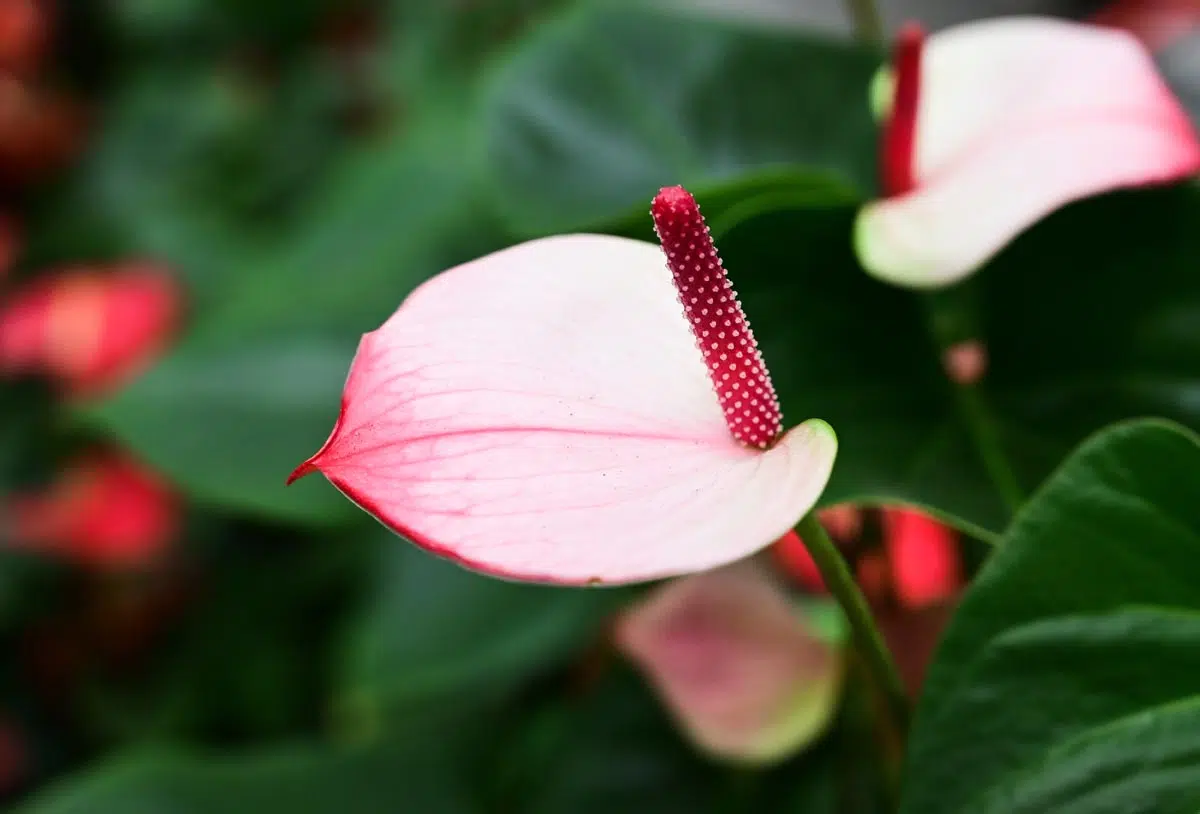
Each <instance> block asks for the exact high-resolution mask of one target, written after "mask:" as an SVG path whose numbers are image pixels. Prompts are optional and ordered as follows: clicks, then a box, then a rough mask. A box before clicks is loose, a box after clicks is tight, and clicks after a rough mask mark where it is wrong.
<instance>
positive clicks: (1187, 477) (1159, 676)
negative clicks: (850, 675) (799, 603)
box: [902, 420, 1200, 814]
mask: <svg viewBox="0 0 1200 814" xmlns="http://www.w3.org/2000/svg"><path fill="white" fill-rule="evenodd" d="M1197 482H1200V441H1198V439H1197V438H1196V436H1195V435H1193V434H1191V433H1190V432H1187V431H1185V430H1183V429H1182V428H1179V427H1177V426H1175V425H1172V424H1169V423H1166V422H1161V421H1150V420H1144V421H1137V422H1129V423H1124V424H1119V425H1116V426H1114V427H1113V428H1111V429H1108V430H1106V431H1104V432H1102V433H1100V434H1099V435H1097V436H1095V437H1093V438H1092V439H1090V440H1089V441H1088V442H1087V443H1085V444H1084V445H1083V446H1082V447H1081V448H1080V449H1079V451H1078V452H1076V453H1075V454H1074V455H1073V456H1072V457H1071V458H1070V459H1069V460H1068V461H1067V462H1066V463H1065V464H1064V465H1063V466H1062V467H1061V468H1060V469H1059V470H1058V472H1057V473H1055V475H1054V476H1053V477H1052V478H1051V479H1050V480H1049V481H1048V483H1047V484H1046V485H1045V487H1044V488H1043V489H1042V490H1040V491H1039V492H1038V494H1037V495H1036V496H1035V497H1034V498H1033V500H1032V501H1031V502H1030V503H1029V504H1028V505H1027V506H1026V507H1025V508H1024V509H1023V510H1022V512H1021V513H1020V515H1019V516H1018V518H1017V520H1016V522H1015V523H1014V524H1013V527H1012V528H1011V529H1010V530H1009V532H1008V533H1007V534H1006V535H1005V538H1004V541H1003V545H1002V546H1001V547H1000V549H999V550H998V551H997V552H996V553H995V554H994V555H993V557H992V559H991V560H990V561H989V563H988V564H987V566H986V567H985V568H984V570H983V571H982V572H981V574H980V575H979V578H978V579H977V581H976V582H975V584H974V585H973V586H972V587H971V589H970V590H969V591H968V593H967V595H966V598H965V599H964V601H963V604H962V606H961V607H960V609H959V611H958V614H957V615H956V617H955V619H954V621H953V622H952V624H951V626H950V630H949V632H948V634H947V637H946V639H945V641H944V643H943V645H942V647H941V650H940V652H939V654H938V657H937V661H936V662H935V664H934V666H933V669H932V672H931V674H930V677H929V681H928V683H927V684H926V687H925V697H924V700H923V702H922V705H921V708H920V714H919V716H918V720H917V724H916V728H915V731H914V732H913V738H912V742H911V745H910V752H909V764H908V767H907V779H906V782H905V791H904V804H903V807H902V811H904V812H911V814H917V812H920V814H951V812H953V813H954V814H958V813H959V812H962V813H963V814H965V813H966V812H971V814H993V813H994V814H1001V813H1003V814H1014V813H1015V812H1029V813H1030V814H1033V812H1045V811H1054V812H1069V813H1070V814H1101V812H1117V811H1120V812H1130V813H1131V814H1133V813H1135V812H1146V813H1147V814H1149V812H1167V811H1181V812H1182V811H1194V810H1196V807H1197V805H1200V741H1198V740H1197V738H1196V736H1195V733H1196V731H1197V729H1196V727H1197V725H1198V724H1200V685H1197V683H1196V676H1197V675H1198V674H1200V501H1197V500H1196V489H1195V485H1196V483H1197Z"/></svg>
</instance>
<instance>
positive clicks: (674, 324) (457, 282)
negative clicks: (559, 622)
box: [291, 187, 837, 584]
mask: <svg viewBox="0 0 1200 814" xmlns="http://www.w3.org/2000/svg"><path fill="white" fill-rule="evenodd" d="M652 215H653V217H654V223H655V227H656V229H657V232H658V235H659V238H660V240H661V242H662V247H661V248H660V247H659V246H655V245H653V244H650V243H645V242H641V241H636V240H629V239H625V238H618V237H609V236H601V235H567V236H560V237H551V238H545V239H541V240H535V241H532V242H528V243H523V244H521V245H518V246H514V247H512V248H509V249H506V250H504V251H500V252H497V253H495V254H491V255H488V256H486V257H483V258H480V259H478V260H475V261H473V262H470V263H467V264H465V265H462V266H458V267H456V268H453V269H450V270H449V271H446V272H443V273H442V274H440V275H438V276H436V277H434V278H433V279H431V280H429V281H428V282H426V283H425V284H423V285H422V286H420V287H419V288H418V289H417V290H416V291H414V292H413V293H412V294H411V295H409V297H408V298H407V299H406V300H405V301H404V302H403V304H401V306H400V308H399V310H397V311H396V313H395V314H394V315H393V316H392V317H391V318H390V319H389V320H388V321H387V322H386V323H385V324H384V325H383V327H381V328H380V329H379V330H377V331H375V332H373V333H370V334H367V335H366V336H364V337H363V340H362V343H361V344H360V345H359V349H358V353H357V355H356V356H355V358H354V362H353V364H352V365H351V368H350V374H349V377H348V378H347V381H346V387H345V392H344V394H343V397H342V408H341V414H340V415H339V417H338V420H337V423H336V425H335V426H334V429H333V432H332V434H331V435H330V437H329V440H328V441H326V443H325V445H324V446H323V447H322V448H321V449H320V450H319V451H318V452H317V453H316V455H314V456H313V457H312V458H310V459H309V460H308V461H306V462H305V463H303V464H302V465H301V466H300V467H299V468H298V469H297V470H296V472H294V473H293V475H292V478H291V480H294V479H295V478H297V477H300V476H303V475H306V474H308V473H310V472H313V471H320V472H321V473H323V474H324V475H325V476H326V477H327V478H328V479H329V480H330V481H331V482H332V483H333V484H334V485H335V486H337V487H338V488H339V489H340V490H341V491H342V492H344V493H345V494H346V495H347V496H348V497H350V498H351V499H352V500H354V501H355V502H357V503H358V504H359V505H360V506H362V507H363V508H364V509H366V510H367V511H369V512H371V513H372V514H374V515H375V516H376V517H377V518H378V519H379V520H381V521H382V522H383V523H384V524H386V525H387V526H389V527H390V528H392V529H394V530H395V531H397V532H399V533H400V534H402V535H404V536H405V537H407V538H409V539H411V540H413V541H414V542H415V543H417V544H418V545H420V546H422V547H423V548H425V549H427V550H429V551H432V552H434V553H436V554H440V555H442V556H446V557H449V558H451V559H454V560H456V561H458V562H460V563H462V564H464V565H466V566H468V567H471V568H474V569H477V570H480V571H484V572H486V573H491V574H494V575H497V576H503V577H507V578H510V579H521V580H534V581H545V582H555V583H563V584H596V583H604V584H612V583H628V582H637V581H645V580H651V579H657V578H661V577H667V576H673V575H677V574H683V573H689V572H693V571H702V570H706V569H710V568H714V567H716V566H720V565H724V564H727V563H730V562H733V561H735V560H738V559H741V558H743V557H745V556H747V555H749V554H751V553H753V552H755V551H757V550H758V549H760V548H763V547H765V546H767V545H769V544H770V543H771V542H773V541H774V540H776V539H778V538H779V537H780V536H781V535H782V534H784V533H785V532H787V531H788V530H789V529H791V528H792V526H794V525H795V524H796V523H797V522H798V521H799V520H800V519H801V518H802V517H803V516H804V515H805V514H806V513H807V512H808V511H809V509H811V508H812V506H813V504H814V503H815V502H816V500H817V498H818V497H819V496H820V494H821V492H822V490H823V489H824V486H825V483H826V481H827V480H828V478H829V474H830V471H831V469H832V466H833V460H834V456H835V453H836V450H837V440H836V438H835V436H834V434H833V431H832V430H831V429H830V428H829V426H828V425H827V424H825V423H824V422H822V421H819V420H815V419H814V420H810V421H806V422H805V423H803V424H801V425H799V426H798V427H795V428H793V429H791V430H789V431H787V432H783V431H782V416H781V413H780V409H779V402H778V400H777V398H776V395H775V391H774V388H773V386H772V384H771V380H770V377H769V375H768V374H767V370H766V366H765V363H764V362H763V359H762V356H761V354H760V353H759V350H758V347H757V343H756V342H755V340H754V336H753V334H752V333H751V331H750V326H749V324H748V323H747V321H746V318H745V315H744V314H743V311H742V308H741V305H740V304H739V302H738V300H737V298H736V296H735V294H734V292H733V288H732V284H731V283H730V281H729V279H728V277H727V276H726V273H725V270H724V268H723V267H722V265H721V261H720V259H719V258H718V256H717V253H716V250H715V248H714V247H713V243H712V239H711V238H710V236H709V232H708V228H707V227H706V226H705V224H704V220H703V218H702V217H701V215H700V210H699V207H698V206H697V204H696V202H695V200H694V199H693V198H692V196H691V195H690V194H688V193H687V192H686V191H684V190H683V189H681V188H679V187H672V188H667V189H664V190H662V192H660V193H659V195H658V196H657V197H656V198H655V200H654V204H653V207H652Z"/></svg>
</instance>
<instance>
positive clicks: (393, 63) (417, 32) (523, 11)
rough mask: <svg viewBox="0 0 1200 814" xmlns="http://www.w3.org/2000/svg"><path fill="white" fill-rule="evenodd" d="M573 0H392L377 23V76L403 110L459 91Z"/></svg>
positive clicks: (420, 106) (422, 106) (575, 1)
mask: <svg viewBox="0 0 1200 814" xmlns="http://www.w3.org/2000/svg"><path fill="white" fill-rule="evenodd" d="M578 3H579V0H487V2H476V1H475V0H451V1H450V2H444V3H413V2H392V3H389V4H387V7H386V13H385V19H384V21H383V28H384V32H385V33H384V41H383V42H382V43H381V48H380V51H381V53H380V55H379V56H380V60H379V62H380V64H379V66H378V71H379V73H380V79H381V80H382V82H384V83H385V85H386V86H387V91H388V95H389V96H391V97H393V98H394V99H396V100H398V101H399V102H400V103H401V107H402V108H403V109H406V110H413V109H414V108H424V107H425V106H427V105H429V104H439V101H438V98H437V97H439V96H444V95H446V94H447V93H448V92H449V93H455V92H458V91H461V90H462V89H463V88H464V87H465V86H466V85H469V84H470V83H471V82H472V81H473V80H474V79H475V77H476V76H477V75H478V73H479V71H480V68H481V67H483V66H484V65H485V64H486V63H487V61H488V58H489V57H490V56H491V55H492V54H493V53H494V52H495V51H497V50H498V49H500V48H503V47H504V46H506V45H507V44H509V43H510V42H512V41H513V40H515V39H517V38H518V37H520V36H521V35H523V34H525V33H526V32H527V31H528V30H529V29H530V28H533V27H535V26H537V25H539V24H541V22H542V21H543V20H544V19H545V18H546V17H547V15H549V14H550V13H551V12H554V11H556V10H559V9H562V8H565V7H569V6H571V5H573V4H578Z"/></svg>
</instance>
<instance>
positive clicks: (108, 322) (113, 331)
mask: <svg viewBox="0 0 1200 814" xmlns="http://www.w3.org/2000/svg"><path fill="white" fill-rule="evenodd" d="M180 311H181V292H180V290H179V288H178V286H177V284H176V283H175V280H174V278H173V277H171V275H170V274H168V273H167V272H166V271H165V270H163V269H161V268H158V267H156V266H153V265H136V264H135V265H127V266H123V267H121V268H119V269H117V270H115V271H113V272H111V273H108V272H103V271H100V270H97V269H92V268H72V269H66V270H62V271H57V272H51V273H48V274H44V275H42V276H40V277H36V278H34V279H33V280H31V281H30V282H29V283H27V284H25V286H24V287H22V288H20V289H18V290H17V291H16V292H15V293H14V294H13V295H12V296H11V297H9V299H8V301H7V302H5V303H4V304H3V305H0V372H3V373H7V374H9V375H13V374H41V375H46V376H49V377H51V378H52V379H54V380H55V381H57V382H59V383H60V384H61V385H62V386H63V388H64V389H65V390H66V391H67V392H68V393H69V394H70V395H72V396H78V397H87V396H96V395H101V394H104V393H107V392H111V391H112V390H114V389H116V388H119V387H120V386H121V385H123V384H125V383H126V382H127V381H129V380H130V379H131V378H132V377H134V376H135V375H136V374H138V373H140V372H141V371H142V370H143V369H144V368H145V367H147V366H148V365H149V364H150V362H151V361H152V360H154V359H155V358H156V357H157V356H158V355H159V353H160V352H161V351H162V350H163V347H164V346H165V344H166V343H167V341H168V339H169V338H170V336H171V334H172V333H173V331H174V329H175V327H176V325H177V323H178V321H179V316H180Z"/></svg>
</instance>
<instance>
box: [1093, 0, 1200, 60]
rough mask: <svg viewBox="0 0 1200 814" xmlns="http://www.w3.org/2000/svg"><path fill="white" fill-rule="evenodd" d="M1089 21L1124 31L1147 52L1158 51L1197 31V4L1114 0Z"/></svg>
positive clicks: (1168, 0) (1194, 0) (1194, 1)
mask: <svg viewBox="0 0 1200 814" xmlns="http://www.w3.org/2000/svg"><path fill="white" fill-rule="evenodd" d="M1092 22H1093V23H1095V24H1096V25H1104V26H1110V27H1112V28H1119V29H1121V30H1123V31H1128V32H1129V33H1130V34H1132V35H1133V36H1135V37H1137V38H1138V39H1139V40H1141V41H1142V43H1143V44H1144V45H1145V46H1146V47H1147V48H1149V49H1150V50H1151V51H1160V50H1164V49H1166V48H1170V47H1171V46H1172V45H1173V44H1174V43H1175V42H1176V41H1177V40H1179V39H1181V38H1182V37H1185V36H1187V34H1188V33H1189V32H1191V31H1194V30H1196V29H1197V28H1200V2H1197V0H1114V1H1113V2H1111V3H1109V4H1108V5H1107V6H1105V7H1104V8H1102V9H1100V11H1098V12H1096V14H1095V15H1094V16H1093V17H1092Z"/></svg>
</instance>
